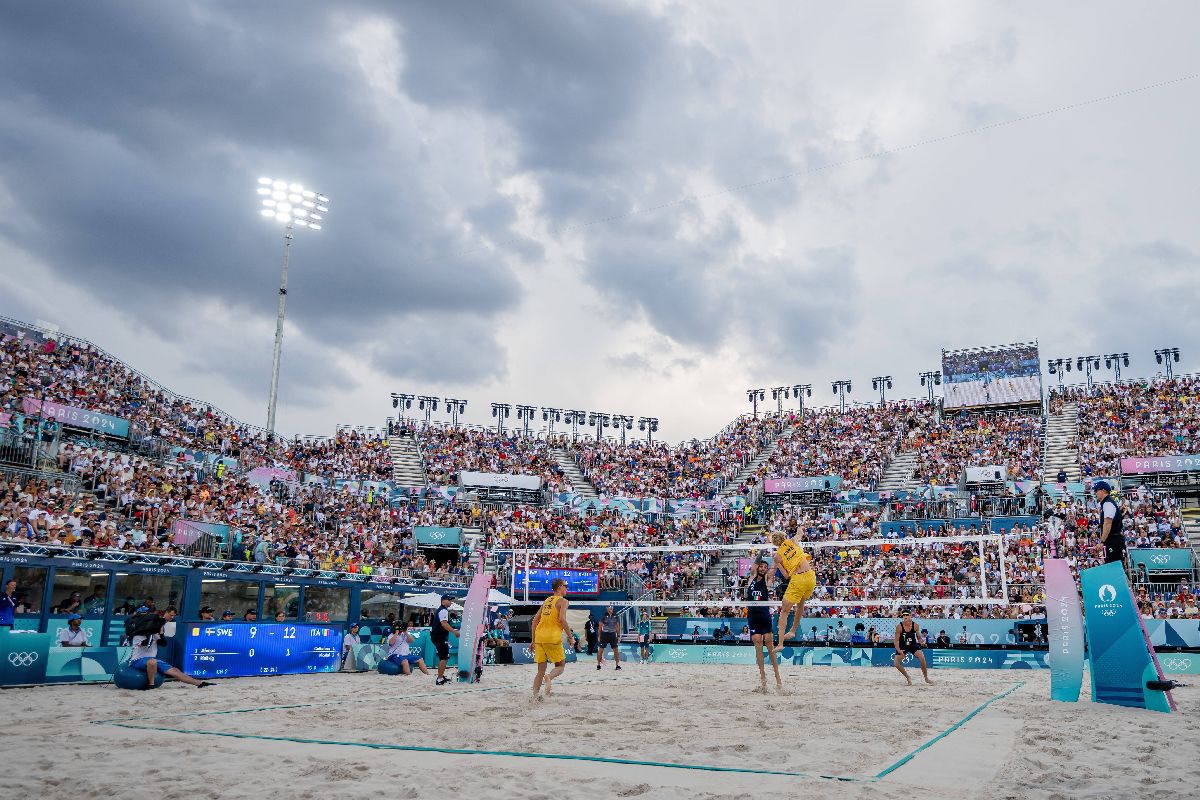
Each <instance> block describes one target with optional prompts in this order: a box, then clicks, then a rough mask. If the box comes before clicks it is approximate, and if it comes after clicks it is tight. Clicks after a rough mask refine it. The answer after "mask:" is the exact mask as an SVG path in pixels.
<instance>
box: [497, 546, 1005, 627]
mask: <svg viewBox="0 0 1200 800" xmlns="http://www.w3.org/2000/svg"><path fill="white" fill-rule="evenodd" d="M803 547H804V549H805V550H806V551H808V553H809V554H810V555H811V556H812V565H813V569H814V571H815V573H816V579H817V581H816V583H817V585H816V590H815V591H814V593H813V595H812V597H811V598H810V599H809V600H808V601H806V602H805V608H806V609H817V608H878V609H880V610H881V611H884V612H896V611H898V610H900V609H902V608H913V609H919V608H937V607H954V606H959V607H965V606H1007V605H1008V604H1009V600H1008V595H1009V592H1008V574H1007V569H1006V564H1005V559H1004V537H1003V536H1002V535H1001V534H991V533H987V534H976V535H959V536H920V537H908V538H874V539H838V540H812V541H804V542H803ZM774 550H775V547H774V546H773V545H772V544H770V543H733V544H694V545H689V544H683V545H662V546H646V547H623V546H613V547H581V548H527V549H521V548H500V549H498V550H497V553H502V554H504V558H505V566H506V567H507V569H506V570H505V572H504V574H503V579H504V583H505V585H506V587H507V588H509V589H510V591H511V594H512V596H513V597H514V598H516V599H517V600H518V601H519V602H537V601H538V600H540V599H541V598H542V597H544V596H545V595H546V594H547V593H548V592H549V591H550V588H549V587H550V581H551V580H552V579H553V577H556V576H558V575H563V574H566V575H571V576H575V575H579V574H582V575H585V576H588V577H589V578H590V576H591V573H594V574H595V579H596V582H597V584H598V586H599V587H607V588H610V589H620V590H624V592H625V593H626V595H627V597H628V599H623V600H595V599H588V598H586V597H581V596H579V595H581V594H587V593H593V594H594V592H589V591H584V592H580V591H579V590H578V589H576V590H575V591H572V586H571V584H570V582H568V595H569V596H570V600H571V605H572V606H573V607H574V606H583V607H586V606H607V605H615V606H617V607H619V608H621V609H630V608H650V609H663V610H666V609H690V608H748V607H754V606H767V607H771V608H775V607H778V606H779V605H780V603H781V598H782V594H783V590H784V588H785V585H786V583H785V582H784V581H781V580H778V579H776V580H774V581H773V583H772V588H773V591H772V599H770V600H767V601H751V600H747V599H746V590H747V587H748V584H749V580H750V579H749V577H748V576H749V574H750V573H751V572H752V571H753V570H754V569H755V568H756V566H755V565H756V564H757V562H758V561H760V560H761V561H765V562H766V563H767V564H768V565H771V564H772V560H773V556H774ZM560 571H561V572H560ZM768 572H774V570H773V569H770V570H768Z"/></svg>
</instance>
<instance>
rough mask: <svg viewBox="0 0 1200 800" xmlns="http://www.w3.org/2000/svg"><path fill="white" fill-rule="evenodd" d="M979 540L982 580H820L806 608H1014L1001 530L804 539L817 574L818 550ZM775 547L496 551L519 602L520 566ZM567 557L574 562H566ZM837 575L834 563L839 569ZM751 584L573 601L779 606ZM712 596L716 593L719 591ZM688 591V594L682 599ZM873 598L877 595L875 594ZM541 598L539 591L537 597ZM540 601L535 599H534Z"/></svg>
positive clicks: (977, 570)
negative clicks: (899, 592)
mask: <svg viewBox="0 0 1200 800" xmlns="http://www.w3.org/2000/svg"><path fill="white" fill-rule="evenodd" d="M961 544H971V545H975V546H976V547H977V548H978V550H975V551H973V552H976V553H978V556H979V561H978V564H975V565H972V573H973V574H974V575H975V577H976V579H975V580H972V581H971V582H970V583H961V582H960V583H958V584H956V585H954V586H952V587H945V586H943V587H942V589H943V591H942V592H941V596H936V595H938V594H939V593H938V592H937V590H936V588H935V586H933V585H926V584H924V583H921V582H916V583H909V584H905V586H904V595H903V596H890V597H889V596H879V595H883V594H886V593H887V591H888V587H886V586H884V587H874V586H847V585H843V584H838V583H834V584H830V585H828V586H823V585H821V583H820V581H819V580H818V585H817V590H816V592H815V593H814V595H813V597H811V598H810V599H809V600H808V601H806V602H805V604H804V605H805V608H847V607H863V608H880V609H886V610H891V611H896V610H898V609H900V608H905V607H913V608H915V607H922V608H924V607H928V608H937V607H949V606H982V605H999V606H1006V605H1008V599H1007V596H1008V578H1007V573H1006V567H1005V560H1004V558H1003V557H1002V555H1003V552H1004V537H1003V536H1002V535H1001V534H977V535H974V536H914V537H906V538H875V539H825V540H813V541H804V542H803V547H804V548H805V549H806V550H809V551H813V552H814V567H815V568H817V570H818V574H820V573H821V572H825V573H826V574H828V572H829V570H828V569H827V567H828V563H823V561H824V559H823V558H822V556H821V555H820V553H819V552H818V551H821V550H826V549H836V550H839V551H842V552H853V551H861V550H863V549H866V548H882V547H885V546H887V547H889V548H890V549H909V548H926V547H935V548H941V549H943V550H944V547H945V546H946V545H961ZM774 549H775V546H774V545H772V544H770V543H758V544H754V543H735V544H721V545H663V546H649V547H581V548H536V549H527V550H526V549H515V548H500V549H498V550H497V552H501V553H506V554H511V558H512V564H513V566H514V567H515V570H514V572H513V576H514V577H513V586H512V591H513V596H514V597H516V598H518V599H519V600H525V599H528V594H527V593H526V592H525V590H524V589H525V587H524V586H523V584H522V582H521V580H520V578H518V577H516V570H522V569H524V568H525V567H526V566H528V567H530V568H549V569H554V568H564V567H571V566H574V567H576V568H582V569H588V568H589V567H590V566H593V565H589V564H588V558H587V557H588V556H599V557H614V556H617V557H633V558H635V559H636V557H637V556H638V555H645V556H651V555H652V554H655V553H666V554H709V555H712V554H716V555H718V556H724V557H725V558H724V559H723V560H724V565H725V566H731V565H732V566H736V564H737V561H736V559H734V560H732V561H730V560H729V556H730V555H733V554H736V553H739V552H757V553H759V554H761V555H762V556H763V557H764V558H769V557H770V556H769V554H770V553H771V552H772V551H773V550H774ZM563 561H566V562H572V563H561V562H563ZM989 562H990V563H991V564H992V565H993V566H994V567H998V570H997V571H998V574H999V581H998V583H999V585H995V584H996V583H997V581H995V580H992V581H990V582H989V570H988V565H989ZM720 568H721V565H720V564H719V563H718V564H716V565H712V566H710V567H709V569H716V570H720ZM835 572H836V568H835ZM744 586H745V584H744V583H739V585H738V586H737V587H736V589H734V590H729V589H728V588H727V587H720V589H719V590H717V591H716V592H712V591H703V590H699V589H697V588H696V587H691V588H688V589H683V590H674V591H672V592H670V593H668V594H670V595H671V596H662V594H663V593H662V592H660V591H658V590H655V589H650V590H648V591H647V592H646V593H644V595H643V596H641V597H636V598H634V599H629V600H616V601H614V600H582V599H577V598H574V597H572V598H570V603H571V605H572V606H608V605H614V606H617V607H618V608H621V609H629V608H655V609H671V608H677V609H688V608H713V607H720V608H750V607H754V606H766V607H770V608H777V607H779V606H780V605H781V601H779V600H769V601H765V602H762V601H759V602H755V601H748V600H743V599H741V597H742V596H743V595H742V590H743V589H744ZM993 590H999V591H998V594H997V595H993V594H992V591H993ZM714 594H715V595H716V596H714ZM837 594H842V595H852V596H841V597H837V596H833V595H837ZM676 595H682V596H676ZM872 595H875V596H872ZM539 596H540V595H539ZM535 599H536V598H535Z"/></svg>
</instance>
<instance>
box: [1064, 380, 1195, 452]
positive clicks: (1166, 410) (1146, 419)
mask: <svg viewBox="0 0 1200 800" xmlns="http://www.w3.org/2000/svg"><path fill="white" fill-rule="evenodd" d="M1054 396H1055V400H1056V402H1062V401H1067V402H1069V401H1072V400H1073V401H1075V402H1077V403H1078V404H1079V438H1078V441H1077V445H1078V449H1079V466H1080V472H1081V473H1082V474H1083V475H1094V476H1109V475H1119V474H1120V468H1121V459H1122V458H1129V457H1141V456H1169V455H1181V454H1188V453H1200V378H1195V377H1185V378H1175V379H1174V380H1170V381H1166V380H1163V381H1156V382H1154V383H1122V384H1105V385H1102V386H1096V387H1095V388H1094V389H1093V390H1092V391H1091V392H1090V393H1089V392H1087V391H1086V390H1084V389H1067V390H1065V391H1061V392H1055V395H1054Z"/></svg>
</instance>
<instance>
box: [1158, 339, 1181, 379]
mask: <svg viewBox="0 0 1200 800" xmlns="http://www.w3.org/2000/svg"><path fill="white" fill-rule="evenodd" d="M1154 360H1155V361H1157V362H1158V363H1159V364H1166V365H1167V380H1171V379H1172V378H1174V377H1175V369H1174V367H1172V366H1171V361H1172V360H1174V362H1175V363H1176V364H1178V363H1179V348H1178V347H1164V348H1162V349H1161V350H1155V351H1154Z"/></svg>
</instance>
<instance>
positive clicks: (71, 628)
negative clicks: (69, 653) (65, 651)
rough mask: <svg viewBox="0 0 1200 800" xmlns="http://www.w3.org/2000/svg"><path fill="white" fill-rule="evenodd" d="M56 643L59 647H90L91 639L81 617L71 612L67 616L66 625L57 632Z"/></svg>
mask: <svg viewBox="0 0 1200 800" xmlns="http://www.w3.org/2000/svg"><path fill="white" fill-rule="evenodd" d="M58 644H59V646H61V647H91V646H92V641H91V638H90V634H89V633H88V630H87V628H85V627H83V617H82V616H80V615H79V614H72V615H71V616H69V617H67V627H65V628H63V629H62V630H61V631H59V632H58Z"/></svg>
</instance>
